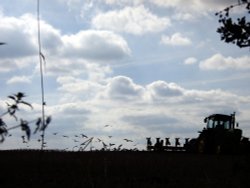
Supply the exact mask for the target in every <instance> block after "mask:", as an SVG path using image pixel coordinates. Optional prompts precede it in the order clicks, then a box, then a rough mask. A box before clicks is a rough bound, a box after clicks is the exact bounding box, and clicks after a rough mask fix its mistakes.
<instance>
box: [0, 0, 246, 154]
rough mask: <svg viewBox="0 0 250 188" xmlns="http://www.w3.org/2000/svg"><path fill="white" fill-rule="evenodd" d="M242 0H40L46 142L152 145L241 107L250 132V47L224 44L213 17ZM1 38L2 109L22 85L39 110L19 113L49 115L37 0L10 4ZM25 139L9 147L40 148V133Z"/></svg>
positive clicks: (2, 10)
mask: <svg viewBox="0 0 250 188" xmlns="http://www.w3.org/2000/svg"><path fill="white" fill-rule="evenodd" d="M235 2H236V1H234V0H230V1H228V0H220V1H215V0H210V1H206V2H204V1H201V0H189V1H179V0H171V1H170V0H133V1H132V0H88V1H82V0H54V1H49V0H41V2H40V18H41V41H42V52H43V54H44V55H45V57H46V67H45V100H46V103H47V106H46V115H51V116H52V118H53V121H52V123H51V124H50V126H49V128H48V129H47V132H46V141H47V147H48V148H58V149H65V148H68V149H69V150H71V149H72V148H73V147H74V146H75V145H77V144H78V142H75V141H74V139H76V138H78V137H76V136H75V135H80V134H81V133H84V134H86V135H88V136H89V137H94V138H95V139H94V141H93V143H92V146H93V147H94V148H101V147H102V145H101V144H100V143H99V142H98V140H97V138H100V139H101V140H103V141H104V142H105V143H116V144H117V146H118V145H120V144H123V147H124V148H135V147H137V148H140V149H143V148H145V143H146V139H145V138H146V137H149V136H151V137H153V138H154V137H171V139H173V138H175V137H180V138H181V139H182V140H184V138H186V137H197V131H198V130H201V129H202V128H203V127H204V124H203V118H204V117H205V116H207V115H210V114H213V113H226V114H230V113H233V112H234V111H235V112H236V114H237V119H238V122H239V124H240V127H241V128H242V129H243V132H244V135H245V136H250V128H249V122H250V118H249V114H250V106H249V102H250V93H249V79H250V74H249V69H250V64H249V62H250V56H249V49H239V48H238V47H236V46H234V45H231V44H225V43H224V42H221V41H220V36H219V34H218V33H216V29H217V27H218V26H219V25H218V21H217V17H215V16H214V14H215V12H216V11H218V10H222V9H223V8H224V7H226V6H228V5H231V4H232V3H233V4H234V3H235ZM239 12H241V13H242V11H239V10H235V11H234V13H233V14H234V15H235V16H237V15H239ZM0 41H1V42H6V43H7V45H3V46H0V65H1V66H0V78H1V82H0V85H1V88H2V90H1V94H0V95H1V96H0V100H1V101H0V102H1V103H0V110H1V112H4V110H5V109H6V99H7V96H8V95H10V94H13V93H16V92H18V91H21V92H24V93H26V94H27V95H28V96H27V98H26V100H27V101H29V102H30V103H32V105H33V106H34V110H33V111H31V110H30V109H28V108H27V109H26V108H25V107H24V108H23V109H21V110H20V112H19V116H20V117H25V118H26V119H27V120H32V119H34V118H35V117H38V116H40V114H41V105H40V103H41V102H40V101H41V92H40V74H39V57H38V42H37V22H36V1H34V0H21V1H19V0H18V1H17V0H8V1H7V0H3V1H1V3H0ZM4 118H5V121H6V122H8V125H9V126H11V125H15V124H18V122H15V121H14V120H12V119H10V118H8V117H4ZM4 118H3V119H4ZM105 125H110V126H108V127H105ZM31 126H34V125H31ZM55 132H58V134H57V135H53V133H55ZM21 135H22V133H21V131H20V130H14V131H13V132H12V136H11V137H8V138H7V139H6V141H5V142H4V143H3V144H1V145H0V148H3V149H5V148H26V147H30V148H39V147H40V143H39V142H38V141H37V140H38V139H39V134H38V135H32V139H31V141H30V142H29V143H28V144H23V143H22V142H21ZM63 135H67V136H69V138H66V137H63ZM110 135H112V138H109V137H108V136H110ZM124 138H129V139H131V140H133V141H134V142H133V143H126V142H125V141H124V140H123V139H124ZM78 139H79V140H78V141H79V143H81V142H82V141H84V139H83V138H81V139H80V138H78ZM78 145H79V144H78ZM113 147H116V146H113ZM75 148H76V147H75Z"/></svg>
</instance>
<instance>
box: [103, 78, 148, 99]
mask: <svg viewBox="0 0 250 188" xmlns="http://www.w3.org/2000/svg"><path fill="white" fill-rule="evenodd" d="M143 91H144V89H143V87H142V86H139V85H137V84H135V83H134V82H133V80H132V79H131V78H128V77H125V76H116V77H113V78H111V79H110V80H109V82H108V84H107V86H106V89H105V91H104V94H103V95H102V97H104V98H106V97H107V98H110V99H114V100H117V99H118V100H125V102H126V101H127V100H135V99H139V98H141V97H142V94H143Z"/></svg>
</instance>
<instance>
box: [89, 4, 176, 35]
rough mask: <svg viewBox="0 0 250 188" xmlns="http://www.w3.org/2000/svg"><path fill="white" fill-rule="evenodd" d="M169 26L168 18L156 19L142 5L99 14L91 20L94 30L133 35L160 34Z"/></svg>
mask: <svg viewBox="0 0 250 188" xmlns="http://www.w3.org/2000/svg"><path fill="white" fill-rule="evenodd" d="M170 24H171V23H170V19H169V18H167V17H163V18H160V17H158V16H156V15H154V14H152V13H151V12H150V11H149V10H148V9H147V8H145V7H144V6H143V5H141V6H137V7H125V8H124V9H122V10H119V11H117V10H114V11H109V12H106V13H100V14H98V15H97V16H96V17H94V18H93V20H92V25H93V27H94V28H97V29H108V30H113V31H116V32H126V33H131V34H135V35H141V34H145V33H150V32H160V31H163V30H164V29H166V28H167V27H168V26H170Z"/></svg>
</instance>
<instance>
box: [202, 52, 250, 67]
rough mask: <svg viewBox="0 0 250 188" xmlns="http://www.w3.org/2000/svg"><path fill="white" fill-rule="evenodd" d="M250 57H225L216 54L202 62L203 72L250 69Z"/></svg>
mask: <svg viewBox="0 0 250 188" xmlns="http://www.w3.org/2000/svg"><path fill="white" fill-rule="evenodd" d="M249 62H250V57H249V56H242V57H237V58H233V57H230V56H229V57H224V56H223V55H221V54H219V53H218V54H214V55H213V56H212V57H210V58H208V59H205V60H203V61H201V62H200V65H199V66H200V68H201V69H202V70H226V69H242V70H244V69H250V64H249Z"/></svg>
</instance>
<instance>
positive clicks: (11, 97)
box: [8, 95, 16, 102]
mask: <svg viewBox="0 0 250 188" xmlns="http://www.w3.org/2000/svg"><path fill="white" fill-rule="evenodd" d="M8 98H10V99H12V100H14V101H15V102H16V97H14V96H12V95H10V96H8Z"/></svg>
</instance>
